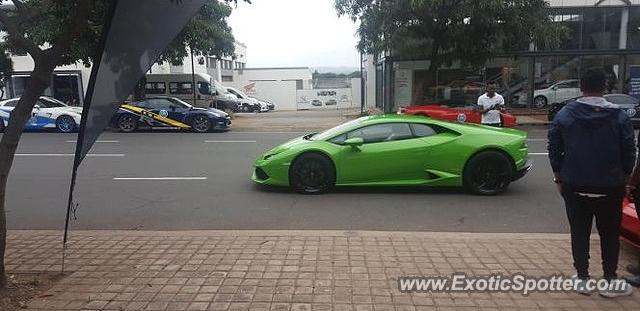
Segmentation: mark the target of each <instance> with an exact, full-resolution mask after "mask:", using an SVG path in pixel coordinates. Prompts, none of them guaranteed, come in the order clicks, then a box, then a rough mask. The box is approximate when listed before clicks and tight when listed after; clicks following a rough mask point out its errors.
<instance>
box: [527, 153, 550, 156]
mask: <svg viewBox="0 0 640 311" xmlns="http://www.w3.org/2000/svg"><path fill="white" fill-rule="evenodd" d="M529 155H531V156H548V155H549V153H548V152H531V153H529Z"/></svg>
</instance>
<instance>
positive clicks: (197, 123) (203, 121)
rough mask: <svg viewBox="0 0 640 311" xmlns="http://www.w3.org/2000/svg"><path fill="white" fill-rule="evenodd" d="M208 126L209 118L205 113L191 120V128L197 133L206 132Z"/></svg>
mask: <svg viewBox="0 0 640 311" xmlns="http://www.w3.org/2000/svg"><path fill="white" fill-rule="evenodd" d="M210 127H211V122H209V118H208V117H207V116H205V115H197V116H195V117H194V118H193V121H192V122H191V128H192V129H193V130H194V131H196V132H198V133H205V132H208V131H209V128H210Z"/></svg>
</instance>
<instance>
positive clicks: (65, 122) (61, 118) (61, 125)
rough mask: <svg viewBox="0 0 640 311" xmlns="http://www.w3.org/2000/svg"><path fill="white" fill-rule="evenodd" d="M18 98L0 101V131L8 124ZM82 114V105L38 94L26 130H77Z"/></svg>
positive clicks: (66, 131)
mask: <svg viewBox="0 0 640 311" xmlns="http://www.w3.org/2000/svg"><path fill="white" fill-rule="evenodd" d="M19 100H20V98H11V99H7V100H3V101H0V111H2V113H0V117H1V118H2V122H0V131H4V128H5V127H6V126H7V125H8V124H9V118H10V115H11V112H12V111H13V109H14V108H15V107H16V105H17V104H18V101H19ZM81 116H82V107H72V106H67V105H66V104H65V103H63V102H61V101H59V100H57V99H55V98H53V97H47V96H40V98H39V99H38V102H36V104H35V106H34V107H33V111H32V116H31V118H30V119H29V120H28V121H27V124H26V125H25V129H26V130H42V129H56V130H58V132H61V133H70V132H74V131H76V130H78V126H79V125H80V119H81Z"/></svg>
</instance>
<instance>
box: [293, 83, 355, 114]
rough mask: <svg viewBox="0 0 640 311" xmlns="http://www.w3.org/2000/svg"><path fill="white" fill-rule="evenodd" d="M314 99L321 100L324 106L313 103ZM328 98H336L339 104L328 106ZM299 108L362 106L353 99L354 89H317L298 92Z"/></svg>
mask: <svg viewBox="0 0 640 311" xmlns="http://www.w3.org/2000/svg"><path fill="white" fill-rule="evenodd" d="M313 100H319V101H320V103H322V106H314V105H312V101H313ZM328 100H335V101H336V102H337V104H336V105H335V106H334V105H330V106H327V105H326V102H327V101H328ZM296 101H297V108H298V109H337V108H351V107H360V103H359V102H357V103H356V102H355V101H354V100H353V95H352V89H351V88H342V89H315V90H298V92H297V100H296Z"/></svg>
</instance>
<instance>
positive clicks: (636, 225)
mask: <svg viewBox="0 0 640 311" xmlns="http://www.w3.org/2000/svg"><path fill="white" fill-rule="evenodd" d="M621 236H622V238H623V239H624V240H626V241H627V242H629V243H630V244H632V245H633V246H635V247H636V248H638V249H640V221H639V220H638V214H637V213H636V206H635V204H633V203H631V202H629V201H628V200H626V199H625V200H624V203H623V204H622V233H621Z"/></svg>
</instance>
